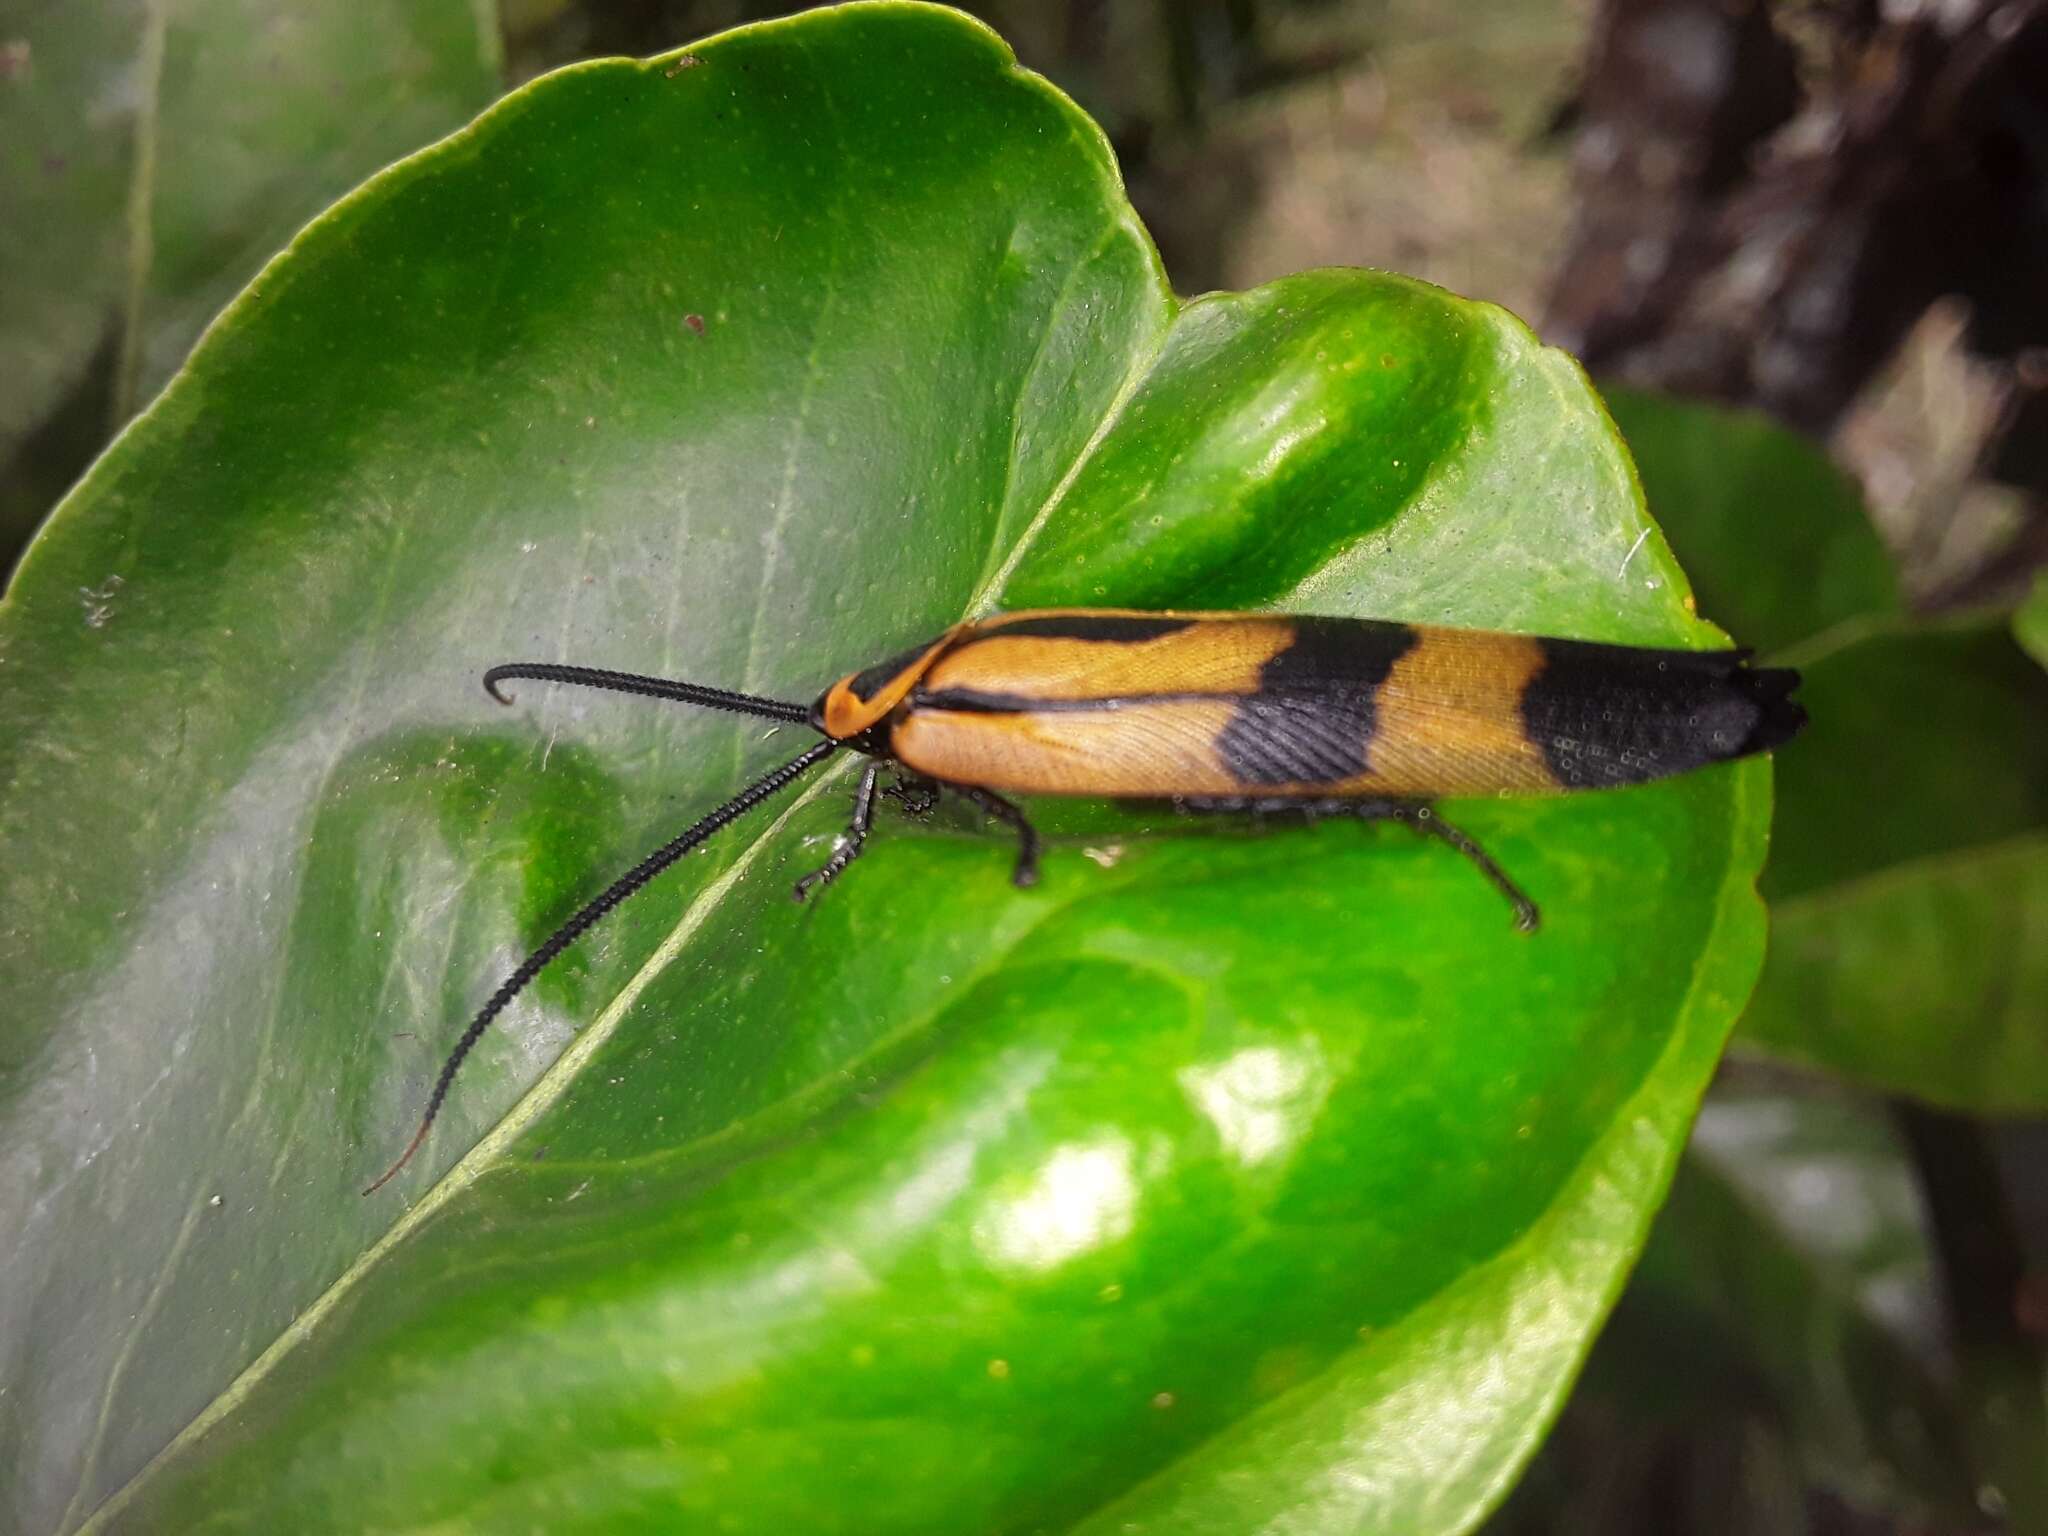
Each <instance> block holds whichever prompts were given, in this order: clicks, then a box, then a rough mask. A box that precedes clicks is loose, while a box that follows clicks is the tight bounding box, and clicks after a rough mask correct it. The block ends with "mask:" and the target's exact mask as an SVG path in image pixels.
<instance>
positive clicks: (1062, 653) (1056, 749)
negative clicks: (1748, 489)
mask: <svg viewBox="0 0 2048 1536" xmlns="http://www.w3.org/2000/svg"><path fill="white" fill-rule="evenodd" d="M1749 654H1750V653H1749V652H1747V651H1740V650H1727V651H1672V650H1654V649H1647V648H1642V647H1637V646H1620V645H1603V644H1597V643H1593V642H1589V641H1582V640H1554V639H1546V638H1542V637H1538V636H1531V635H1514V634H1502V633H1496V632H1493V631H1487V630H1470V629H1445V628H1433V627H1428V626H1424V625H1413V624H1398V623H1390V622H1386V621H1381V620H1372V619H1336V618H1307V617H1288V616H1285V615H1278V614H1245V613H1171V612H1167V613H1143V612H1135V611H1130V610H1123V609H1088V608H1073V609H1046V610H1041V611H1033V612H1026V613H1013V614H1008V615H1003V616H1000V617H996V618H991V619H984V620H979V621H969V622H967V623H962V624H956V625H954V626H953V627H952V628H951V629H948V630H947V631H946V632H945V633H944V634H942V635H940V636H939V637H938V638H936V639H934V640H929V641H926V642H925V643H924V644H922V645H916V646H913V647H911V648H910V649H909V650H907V651H904V652H903V653H902V654H900V655H897V656H892V657H890V658H889V659H888V660H887V661H883V662H880V663H878V664H876V665H874V666H871V667H868V668H866V669H865V670H864V671H860V672H854V673H850V674H849V675H847V676H845V677H842V678H841V679H840V680H839V681H838V682H836V683H834V684H832V686H831V687H829V688H827V689H826V690H825V692H824V693H823V694H822V695H820V696H819V698H818V700H817V702H816V703H814V704H811V705H809V706H808V707H807V706H805V705H802V704H795V703H786V702H784V701H782V700H779V699H764V698H757V697H755V696H753V695H750V694H744V693H731V692H727V691H726V690H724V689H720V688H707V687H703V686H701V685H699V684H696V683H684V682H673V681H669V680H667V679H663V678H653V677H638V676H635V675H633V674H631V673H625V672H607V671H602V670H599V669H596V668H591V667H570V666H556V665H553V664H550V663H545V662H514V663H511V664H509V665H506V666H498V667H493V668H491V669H490V670H489V671H488V672H486V673H485V674H484V687H485V689H486V690H487V691H488V692H489V693H490V694H491V696H492V697H493V698H495V699H497V700H498V702H500V703H501V704H509V703H511V702H512V700H511V699H510V698H509V697H508V696H507V695H506V694H504V693H503V692H502V691H501V690H500V687H499V685H500V684H501V683H505V682H508V681H512V680H514V679H522V678H523V679H531V680H537V681H542V682H554V683H579V684H583V685H585V686H588V687H594V688H609V689H613V690H615V691H618V692H621V693H637V694H645V695H648V696H650V697H653V698H658V699H672V700H675V701H677V702H680V703H685V704H698V705H704V706H707V707H709V708H712V709H724V710H731V711H734V712H736V713H739V714H745V715H755V716H758V717H760V718H762V719H766V720H778V721H784V722H787V723H789V724H792V725H808V726H810V727H811V728H812V729H813V730H815V731H817V732H818V733H819V734H820V735H821V736H823V738H824V739H823V740H822V741H820V742H819V743H818V744H817V745H815V746H813V747H811V748H810V749H809V750H808V751H806V752H803V753H801V754H799V755H798V756H796V757H794V758H792V759H791V760H790V761H789V762H786V763H784V764H783V765H782V766H781V767H780V768H777V769H776V770H775V771H774V772H772V773H770V774H768V775H767V776H766V777H764V778H761V779H759V780H757V781H756V782H754V783H753V784H750V785H748V786H747V788H745V789H744V790H742V791H740V793H739V794H738V795H736V796H734V797H733V798H732V799H731V800H728V801H727V802H726V803H725V804H724V805H721V806H720V807H719V808H718V809H717V810H715V811H713V812H711V813H710V814H709V815H707V816H705V817H704V818H703V819H702V820H701V821H699V822H698V823H697V824H696V825H695V826H693V827H691V828H689V829H688V830H687V831H685V832H683V833H682V834H681V835H680V836H678V837H676V838H675V839H674V840H672V841H671V842H668V843H666V844H664V845H663V846H662V847H660V848H658V849H656V850H655V851H654V852H653V853H651V854H649V855H648V856H647V857H646V858H645V859H643V860H641V861H640V863H638V864H637V865H635V866H634V867H633V868H632V869H631V870H629V871H627V872H626V873H625V874H624V875H622V876H620V877H619V879H617V880H616V881H614V882H613V883H612V885H611V886H610V887H609V888H607V889H606V890H605V891H604V892H603V893H602V894H600V895H599V896H597V897H596V898H595V899H594V900H593V901H591V902H590V903H589V904H588V905H587V906H585V907H584V908H583V909H582V910H581V911H579V912H578V913H577V914H576V915H575V916H574V917H571V918H570V919H569V920H568V921H567V922H566V923H564V924H563V925H562V926H561V927H560V928H559V929H557V930H556V931H555V932H554V934H552V935H551V936H550V937H549V938H548V940H547V941H546V942H545V943H544V944H542V945H541V946H540V948H538V949H536V950H535V951H534V952H533V953H532V954H531V955H529V956H527V958H526V959H525V960H524V961H523V962H521V963H520V965H519V967H518V969H517V970H515V971H514V972H513V973H512V974H511V976H509V977H508V978H507V979H506V980H505V983H504V984H503V985H502V986H500V987H499V988H498V990H497V991H496V992H494V993H492V994H491V997H490V999H489V1000H488V1001H487V1002H486V1003H485V1004H484V1005H483V1007H482V1008H481V1009H480V1010H478V1012H477V1015H476V1017H475V1018H474V1019H473V1020H471V1021H470V1024H469V1027H468V1028H467V1029H466V1030H465V1031H463V1034H462V1036H461V1038H460V1039H459V1040H458V1041H457V1042H456V1044H455V1048H454V1050H452V1051H451V1052H450V1053H449V1056H448V1059H447V1061H446V1063H445V1064H444V1065H443V1066H442V1068H441V1074H440V1077H439V1078H438V1079H437V1080H436V1082H435V1084H434V1090H433V1093H432V1094H431V1096H430V1097H429V1098H428V1101H427V1110H426V1114H425V1115H424V1116H423V1117H422V1118H421V1120H420V1126H419V1130H418V1131H417V1133H415V1135H414V1136H413V1139H412V1142H411V1143H410V1145H408V1146H407V1147H406V1149H405V1151H404V1153H402V1154H401V1155H400V1157H399V1159H398V1161H397V1162H395V1163H394V1164H392V1165H391V1167H390V1169H389V1170H387V1171H386V1172H385V1173H384V1174H383V1176H382V1177H380V1178H379V1179H378V1180H377V1181H376V1183H374V1184H372V1185H370V1187H369V1189H366V1190H365V1191H364V1193H365V1194H369V1193H371V1192H372V1191H374V1190H376V1189H378V1188H380V1187H381V1186H382V1185H383V1184H384V1183H385V1182H386V1181H388V1180H389V1179H390V1178H391V1177H392V1176H393V1175H395V1174H396V1173H397V1172H398V1170H399V1169H401V1168H403V1167H404V1166H405V1165H406V1163H407V1162H408V1161H410V1159H411V1158H412V1155H413V1153H414V1152H416V1151H417V1150H418V1149H419V1147H420V1144H421V1143H422V1142H423V1141H425V1140H426V1136H427V1131H428V1129H429V1128H430V1127H431V1126H432V1125H433V1123H434V1117H435V1115H437V1114H438V1113H439V1112H440V1109H441V1105H442V1103H443V1101H444V1100H445V1099H446V1098H447V1096H448V1089H449V1085H450V1084H451V1083H452V1082H453V1081H454V1079H455V1074H456V1071H457V1070H458V1069H459V1068H460V1067H461V1065H462V1061H463V1058H464V1057H465V1056H467V1055H468V1054H469V1051H470V1049H471V1047H472V1046H474V1045H475V1044H476V1042H477V1040H478V1039H479V1038H480V1037H481V1036H482V1034H483V1032H484V1030H485V1029H487V1028H488V1027H489V1026H490V1023H491V1020H493V1019H494V1018H496V1017H497V1016H498V1015H499V1014H500V1013H501V1012H503V1011H504V1009H505V1007H506V1005H507V1004H508V1003H510V1002H511V1001H512V999H513V998H514V997H516V996H517V995H518V994H519V992H520V991H521V989H522V988H524V987H525V986H526V985H527V983H528V982H530V981H532V980H533V978H534V977H535V976H537V975H538V974H539V973H540V971H541V970H542V968H543V967H545V966H546V965H547V964H548V963H549V962H550V961H552V960H553V959H554V958H555V957H556V956H557V955H559V954H561V952H562V951H563V950H565V949H567V948H568V947H569V946H570V945H571V944H573V943H575V942H576V940H577V939H579V938H581V937H582V936H583V934H584V933H585V932H587V931H588V930H589V929H590V928H591V926H592V925H593V924H595V923H597V922H598V921H599V920H600V919H602V918H603V917H604V916H605V915H606V914H607V913H609V912H610V911H611V910H612V909H613V908H615V907H617V906H618V905H619V904H620V903H621V902H623V901H625V900H626V899H627V898H628V897H630V896H632V895H633V894H634V892H636V891H638V890H639V889H640V888H641V887H642V886H644V885H646V884H647V882H648V881H650V880H652V879H653V878H654V877H655V876H656V875H659V874H660V873H661V872H662V871H663V870H665V869H667V868H668V867H669V866H670V865H671V864H673V863H675V862H676V860H678V859H680V858H681V857H682V856H683V855H684V854H686V853H688V852H689V851H690V850H691V849H693V848H695V847H697V846H698V845H699V844H701V843H702V842H704V840H705V839H707V838H709V837H710V836H711V835H712V834H713V833H715V832H717V831H718V830H719V829H720V828H722V827H725V826H728V825H730V824H731V823H732V822H734V821H736V820H738V819H739V818H740V817H742V816H744V815H746V814H747V812H749V811H751V810H753V809H754V808H755V807H757V806H759V805H761V804H762V803H763V802H764V801H766V800H769V799H770V798H772V797H773V796H775V795H777V794H780V793H781V792H782V791H783V790H785V789H787V788H788V787H789V786H790V785H791V784H793V783H795V782H796V780H797V779H799V778H801V777H802V776H803V775H804V774H805V773H807V772H809V771H810V770H811V769H812V768H815V767H816V766H817V765H818V764H820V763H822V762H824V761H825V760H826V759H827V758H829V757H831V756H832V755H833V754H834V753H835V752H839V751H841V750H851V751H854V752H860V753H864V754H865V755H866V756H867V758H868V762H867V765H866V767H865V768H864V769H863V771H862V773H861V776H860V780H859V784H858V786H857V787H856V788H855V790H854V795H853V819H852V822H851V824H850V825H849V826H848V827H847V830H846V835H845V836H844V838H842V839H841V840H840V843H839V846H838V848H837V850H836V851H835V852H834V853H833V854H832V856H831V857H830V858H829V859H827V860H826V861H825V863H824V865H823V866H822V867H821V868H819V869H817V870H815V871H813V872H812V873H810V874H808V875H806V876H804V878H803V879H801V880H799V881H798V882H797V884H796V895H797V898H798V899H799V900H801V899H802V898H803V897H804V896H805V895H806V894H808V893H809V892H810V891H811V890H813V889H815V888H817V887H819V886H823V885H826V884H829V883H830V882H831V881H833V880H835V879H837V878H838V877H839V876H840V875H841V874H843V873H844V872H845V870H846V868H847V866H848V865H849V864H851V863H852V862H853V861H854V859H855V858H857V857H858V856H859V854H860V852H861V850H862V848H863V847H864V846H865V844H866V841H867V836H868V832H869V830H870V828H871V827H872V825H873V821H874V813H875V807H876V801H877V800H878V799H879V798H881V797H882V796H885V795H886V796H889V797H891V798H894V799H897V800H899V801H901V802H902V803H903V804H904V806H905V808H906V809H907V810H909V811H911V812H913V813H922V812H926V811H929V810H930V809H931V808H932V807H933V806H934V805H935V804H936V803H937V802H938V799H939V798H940V796H941V795H943V794H953V795H958V796H960V797H962V798H964V799H966V800H968V801H970V802H972V803H973V804H974V805H976V806H979V807H980V808H981V809H982V810H983V811H984V812H986V813H987V814H988V815H989V816H991V817H993V818H995V819H996V820H998V821H1001V822H1004V823H1006V824H1007V825H1008V826H1009V827H1010V828H1011V829H1012V830H1013V831H1014V832H1015V833H1016V836H1017V861H1016V865H1015V869H1014V871H1013V874H1012V879H1013V880H1014V881H1015V882H1016V884H1018V885H1020V886H1028V885H1032V884H1035V883H1036V881H1037V879H1038V854H1039V842H1038V835H1037V833H1036V832H1035V831H1034V830H1033V829H1032V825H1031V822H1030V820H1029V818H1027V817H1026V816H1025V814H1024V812H1023V811H1022V810H1021V809H1020V808H1019V807H1018V806H1017V805H1016V804H1014V803H1013V802H1012V801H1010V800H1009V799H1007V798H1005V795H1006V793H1018V794H1038V795H1088V796H1101V797H1108V798H1116V799H1126V798H1136V799H1164V800H1170V801H1172V802H1173V803H1174V804H1175V805H1177V806H1179V807H1180V808H1182V809H1185V810H1190V811H1241V812H1252V813H1260V814H1265V813H1292V814H1295V815H1297V816H1310V817H1313V816H1350V817H1356V818H1359V819H1365V820H1374V819H1384V820H1396V821H1400V822H1402V823H1404V824H1406V825H1407V826H1408V827H1410V828H1411V829H1413V830H1414V831H1416V832H1417V833H1419V834H1422V835H1424V836H1428V837H1432V838H1435V839H1437V840H1438V841H1440V842H1443V843H1447V844H1449V845H1450V846H1451V847H1452V848H1455V849H1456V850H1457V851H1458V852H1459V853H1461V854H1463V855H1464V856H1465V857H1466V858H1467V859H1469V860H1470V861H1471V862H1472V863H1473V865H1474V866H1475V867H1476V868H1477V869H1478V870H1479V871H1480V872H1481V873H1482V874H1483V875H1485V877H1486V878H1487V879H1488V880H1489V881H1491V882H1492V883H1493V885H1494V886H1495V887H1497V888H1498V889H1499V890H1500V891H1501V893H1502V894H1503V895H1505V896H1506V897H1507V898H1508V900H1509V901H1510V902H1512V903H1513V905H1514V909H1515V916H1516V921H1517V923H1518V924H1519V926H1521V927H1522V928H1524V929H1534V928H1535V926H1536V923H1537V909H1536V904H1535V903H1534V902H1533V901H1531V900H1530V899H1529V897H1528V896H1527V895H1526V894H1524V893H1523V891H1522V890H1521V888H1520V887H1519V886H1517V885H1516V884H1515V883H1514V881H1513V880H1511V879H1510V878H1509V877H1508V875H1507V873H1506V872H1505V871H1504V870H1502V869H1501V867H1500V866H1499V865H1498V864H1496V863H1495V862H1494V861H1493V860H1492V858H1490V857H1489V856H1488V855H1487V853H1486V852H1485V850H1484V849H1482V848H1481V847H1480V846H1479V845H1478V844H1477V843H1475V842H1474V841H1473V840H1472V839H1471V838H1470V837H1468V836H1466V834H1465V833H1463V832H1461V831H1459V830H1458V829H1457V828H1456V827H1454V826H1452V825H1451V824H1450V823H1448V822H1446V821H1445V820H1444V819H1443V818H1442V817H1440V816H1438V815H1436V814H1435V813H1434V811H1433V810H1432V809H1431V807H1430V804H1429V802H1430V801H1432V800H1434V799H1436V798H1437V797H1439V796H1444V795H1521V794H1556V793H1564V792H1568V791H1573V790H1581V789H1605V788H1611V787H1615V786H1620V785H1626V784H1640V783H1644V782H1646V781H1648V780H1651V779H1661V778H1665V777H1668V776H1670V775H1672V774H1676V773H1684V772H1686V771H1688V770H1690V769H1693V768H1698V767H1702V766H1704V765H1706V764H1708V763H1717V762H1724V761H1727V760H1729V759H1731V758H1738V757H1747V756H1749V755H1751V754H1753V753H1758V752H1766V751H1769V750H1770V749H1772V748H1773V747H1776V746H1778V745H1779V744H1781V743H1782V742H1785V741H1787V740H1789V739H1790V738H1791V737H1792V736H1793V734H1794V733H1795V732H1797V731H1798V729H1799V728H1800V726H1801V725H1803V724H1804V723H1805V720H1806V712H1805V711H1804V710H1803V709H1801V708H1800V707H1799V705H1798V704H1797V703H1795V702H1793V700H1792V699H1791V693H1792V691H1793V689H1794V688H1796V687H1797V686H1798V683H1799V674H1798V673H1796V672H1793V671H1789V670H1786V669H1783V668H1775V667H1752V666H1750V665H1749ZM891 764H894V765H896V768H897V770H898V773H899V775H900V776H901V777H900V780H899V782H896V783H894V784H892V785H891V786H889V787H888V788H886V789H885V788H883V787H882V786H881V782H880V780H881V774H882V771H883V769H884V768H885V767H887V766H889V765H891Z"/></svg>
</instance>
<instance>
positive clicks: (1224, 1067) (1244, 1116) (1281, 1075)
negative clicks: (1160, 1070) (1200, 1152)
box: [1180, 1045, 1328, 1167]
mask: <svg viewBox="0 0 2048 1536" xmlns="http://www.w3.org/2000/svg"><path fill="white" fill-rule="evenodd" d="M1180 1085H1181V1088H1182V1090H1183V1091H1184V1092H1185V1093H1186V1094H1187V1096H1188V1097H1189V1098H1190V1099H1192V1100H1194V1102H1195V1107H1196V1108H1197V1109H1199V1110H1200V1111H1201V1112H1202V1113H1203V1114H1204V1115H1206V1116H1208V1119H1209V1123H1210V1124H1211V1125H1213V1126H1215V1127H1216V1135H1217V1137H1218V1139H1220V1140H1221V1141H1222V1143H1223V1145H1224V1148H1225V1149H1226V1150H1227V1151H1229V1152H1230V1153H1232V1154H1233V1155H1234V1156H1235V1157H1236V1158H1237V1160H1238V1161H1239V1162H1241V1163H1243V1164H1244V1165H1245V1166H1246V1167H1252V1166H1255V1165H1256V1164H1259V1163H1263V1162H1266V1161H1268V1160H1270V1159H1272V1158H1274V1157H1276V1156H1278V1155H1279V1154H1281V1153H1283V1152H1285V1151H1286V1150H1287V1149H1288V1148H1289V1147H1290V1146H1291V1145H1292V1144H1293V1143H1294V1142H1295V1141H1296V1140H1297V1139H1299V1137H1300V1136H1301V1133H1302V1132H1303V1131H1305V1130H1307V1129H1308V1123H1309V1121H1310V1120H1311V1119H1312V1118H1313V1117H1314V1115H1315V1112H1316V1111H1317V1110H1318V1109H1320V1108H1321V1107H1322V1103H1323V1096H1324V1094H1325V1093H1326V1092H1327V1091H1328V1084H1327V1083H1326V1082H1325V1081H1324V1073H1323V1069H1322V1061H1321V1059H1320V1057H1319V1056H1318V1055H1317V1053H1316V1052H1315V1050H1314V1047H1313V1046H1312V1045H1310V1046H1305V1047H1303V1048H1301V1049H1297V1050H1283V1049H1281V1048H1280V1047H1278V1046H1271V1045H1259V1046H1252V1047H1249V1048H1248V1049H1245V1050H1242V1051H1239V1052H1238V1053H1237V1054H1236V1055H1234V1056H1230V1057H1227V1058H1226V1059H1224V1060H1223V1061H1220V1062H1217V1063H1216V1064H1215V1065H1213V1066H1206V1067H1186V1068H1183V1069H1182V1071H1181V1073H1180Z"/></svg>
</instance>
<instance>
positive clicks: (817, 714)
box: [811, 688, 832, 735]
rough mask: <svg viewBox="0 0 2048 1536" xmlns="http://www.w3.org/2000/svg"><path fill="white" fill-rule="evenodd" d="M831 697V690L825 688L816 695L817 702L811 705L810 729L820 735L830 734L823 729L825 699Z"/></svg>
mask: <svg viewBox="0 0 2048 1536" xmlns="http://www.w3.org/2000/svg"><path fill="white" fill-rule="evenodd" d="M831 697H832V690H831V689H830V688H827V689H826V690H825V691H824V692H823V693H821V694H819V695H818V702H817V703H815V704H813V705H812V706H811V729H812V730H814V731H817V732H818V733H819V734H821V735H830V734H831V733H830V732H829V731H827V730H826V729H825V701H826V700H827V699H829V698H831Z"/></svg>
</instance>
